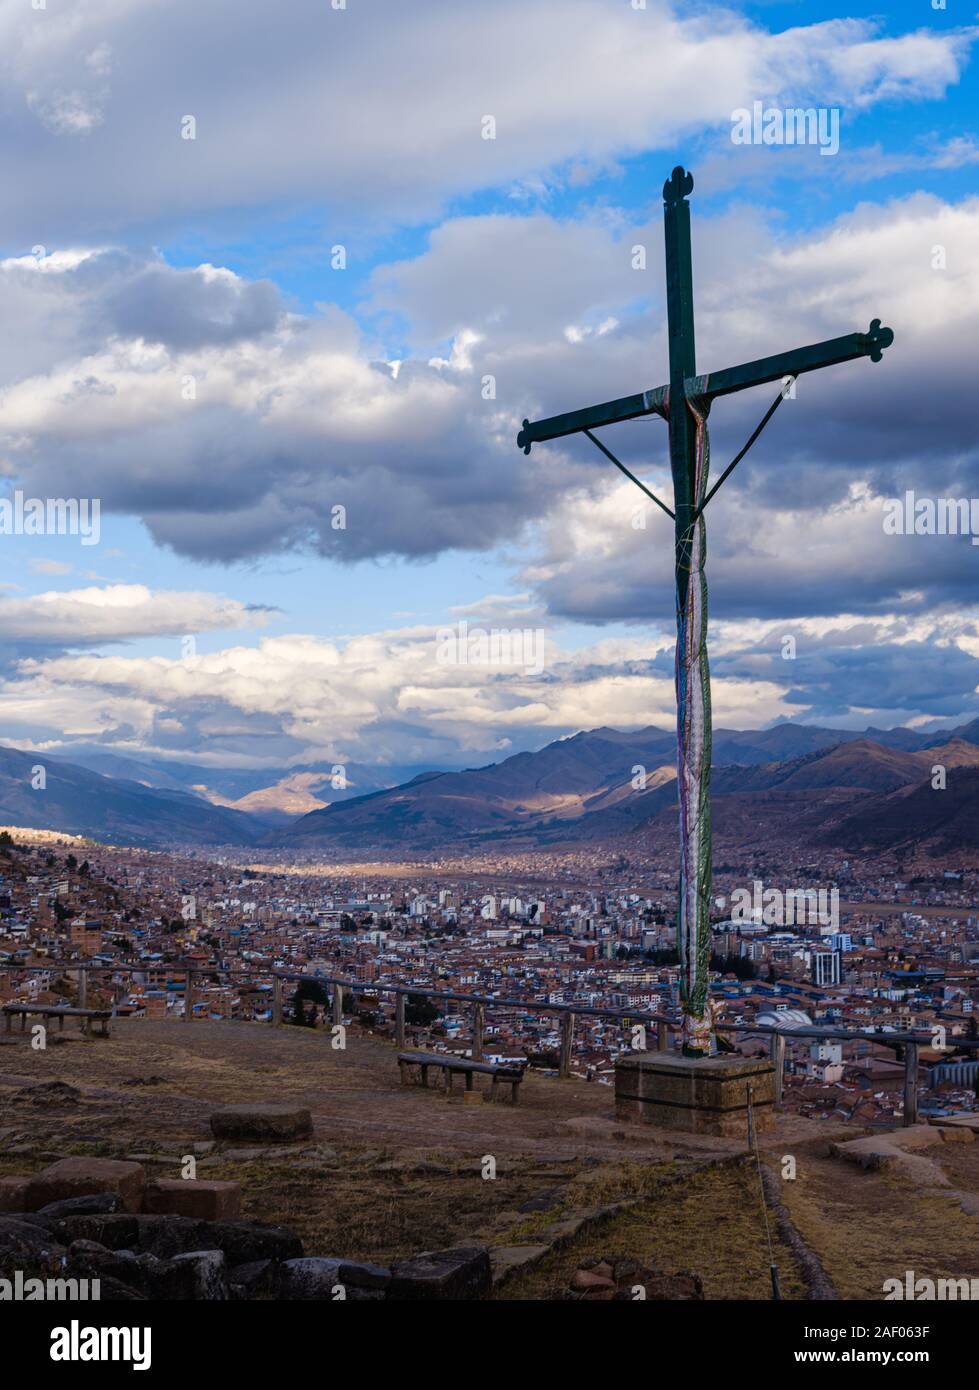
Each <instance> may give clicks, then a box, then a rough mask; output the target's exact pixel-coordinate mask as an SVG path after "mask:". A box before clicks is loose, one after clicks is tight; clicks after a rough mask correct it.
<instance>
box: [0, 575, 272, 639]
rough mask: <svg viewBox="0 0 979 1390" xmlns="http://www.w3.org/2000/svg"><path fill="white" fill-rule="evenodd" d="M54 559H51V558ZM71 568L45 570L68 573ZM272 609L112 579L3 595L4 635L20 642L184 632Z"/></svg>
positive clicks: (242, 620)
mask: <svg viewBox="0 0 979 1390" xmlns="http://www.w3.org/2000/svg"><path fill="white" fill-rule="evenodd" d="M49 563H51V562H49ZM66 568H68V567H67V566H63V567H60V568H57V569H55V570H54V571H52V570H50V569H49V570H47V571H45V572H46V573H63V572H64V570H65V569H66ZM268 619H269V610H268V609H262V608H254V607H249V606H248V605H247V604H244V603H241V602H239V601H238V600H237V599H229V598H221V597H219V596H217V595H215V594H207V593H193V592H182V593H181V592H174V591H167V590H157V591H156V592H153V591H151V590H150V589H148V588H147V587H146V586H145V585H143V584H109V585H104V586H102V587H100V588H94V587H93V588H88V589H70V590H66V591H64V592H61V593H59V592H57V591H53V590H52V591H51V592H49V593H43V594H33V595H31V596H30V597H23V598H7V597H2V596H0V641H9V642H17V643H18V644H19V645H20V646H22V647H23V646H32V645H37V644H41V645H45V646H48V645H52V644H55V645H59V646H68V647H80V646H92V645H97V644H99V643H102V642H117V641H121V640H125V639H129V638H135V637H161V636H180V635H184V634H188V633H191V634H192V633H196V632H206V631H210V630H215V629H220V628H249V627H262V626H264V625H265V624H266V623H267V622H268Z"/></svg>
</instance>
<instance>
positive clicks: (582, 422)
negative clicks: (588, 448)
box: [517, 386, 666, 454]
mask: <svg viewBox="0 0 979 1390" xmlns="http://www.w3.org/2000/svg"><path fill="white" fill-rule="evenodd" d="M665 400H666V387H665V386H658V387H657V388H656V390H655V391H640V392H639V394H638V395H635V396H623V397H622V398H621V400H617V401H605V402H603V404H602V405H589V406H586V407H585V408H584V410H569V411H568V412H567V413H566V414H565V415H552V416H550V418H549V419H547V420H535V421H533V423H531V422H530V421H529V420H525V421H524V422H523V429H522V430H521V431H520V433H519V434H518V435H517V446H518V448H521V449H523V451H524V453H525V454H529V453H530V446H531V444H541V443H543V442H544V440H546V439H562V438H563V437H564V436H565V435H568V434H581V433H582V431H583V430H593V429H597V428H598V426H599V425H615V424H618V423H619V422H620V421H622V420H635V419H636V418H637V417H638V416H640V415H654V414H660V415H661V414H662V413H663V410H664V405H665Z"/></svg>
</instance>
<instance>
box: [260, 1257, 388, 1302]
mask: <svg viewBox="0 0 979 1390" xmlns="http://www.w3.org/2000/svg"><path fill="white" fill-rule="evenodd" d="M390 1282H391V1271H390V1270H389V1269H385V1268H383V1267H382V1266H380V1265H367V1264H357V1263H355V1262H354V1261H352V1260H334V1259H329V1258H328V1257H325V1256H318V1255H313V1256H308V1257H307V1258H306V1259H302V1260H286V1261H285V1263H284V1264H283V1265H281V1266H280V1268H279V1272H278V1279H277V1285H276V1296H277V1297H278V1298H286V1299H319V1300H324V1299H326V1300H332V1301H337V1300H338V1298H339V1293H338V1292H336V1291H338V1290H340V1289H342V1291H343V1295H342V1296H343V1297H344V1298H346V1299H353V1300H358V1299H361V1300H362V1299H363V1298H364V1296H365V1295H367V1294H369V1295H370V1296H371V1297H373V1298H383V1297H384V1292H383V1291H384V1290H385V1289H386V1288H387V1287H388V1285H389V1284H390Z"/></svg>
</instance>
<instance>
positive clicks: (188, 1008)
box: [184, 970, 194, 1023]
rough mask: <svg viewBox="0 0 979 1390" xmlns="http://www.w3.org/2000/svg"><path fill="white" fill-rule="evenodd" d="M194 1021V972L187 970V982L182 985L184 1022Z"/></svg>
mask: <svg viewBox="0 0 979 1390" xmlns="http://www.w3.org/2000/svg"><path fill="white" fill-rule="evenodd" d="M193 1021H194V972H193V970H188V971H187V983H186V984H185V985H184V1022H185V1023H193Z"/></svg>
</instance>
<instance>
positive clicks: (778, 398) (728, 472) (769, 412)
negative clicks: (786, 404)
mask: <svg viewBox="0 0 979 1390" xmlns="http://www.w3.org/2000/svg"><path fill="white" fill-rule="evenodd" d="M790 380H791V381H795V377H791V378H790ZM784 400H785V391H784V390H783V391H780V392H779V393H778V395H777V396H776V397H775V399H774V400H773V401H772V403H771V405H770V406H769V407H768V409H767V410H766V411H765V414H764V415H763V416H762V418H761V422H760V424H759V425H758V426H757V428H756V429H755V430H754V432H753V433H752V435H751V438H750V439H749V440H748V442H747V444H746V445H745V446H744V448H743V449H742V450H741V451H740V452H739V453H737V454H735V456H734V458H733V459H732V460H731V462H730V463H729V464H728V466H727V467H726V468H725V470H724V472H723V473H722V474H721V476H720V477H719V478H718V480H717V482H716V483H715V484H714V486H713V487H712V488H711V490H710V492H708V494H707V496H706V497H705V498H704V500H703V501H702V502H701V504H700V506H699V507H698V508H697V510H696V511H695V512H694V514H693V517H692V518H691V524H692V523H693V522H694V521H696V520H697V518H698V517H699V516H703V514H704V508H705V507H706V506H707V503H708V502H709V501H710V499H711V498H712V497H713V496H714V493H715V492H716V491H717V489H718V488H719V487H720V485H721V483H723V482H724V480H725V479H726V478H729V477H730V476H731V474H732V473H733V472H734V470H735V469H736V468H737V466H738V464H739V463H740V462H741V460H742V459H743V458H744V456H745V454H746V453H747V452H748V450H749V449H750V448H751V446H752V444H754V442H755V440H756V439H757V438H758V436H759V435H760V434H761V432H762V430H763V429H764V428H765V426H766V425H767V424H768V422H769V420H770V419H771V418H772V416H773V415H774V414H775V412H776V410H778V408H779V406H780V405H781V404H782V402H783V401H784Z"/></svg>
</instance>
